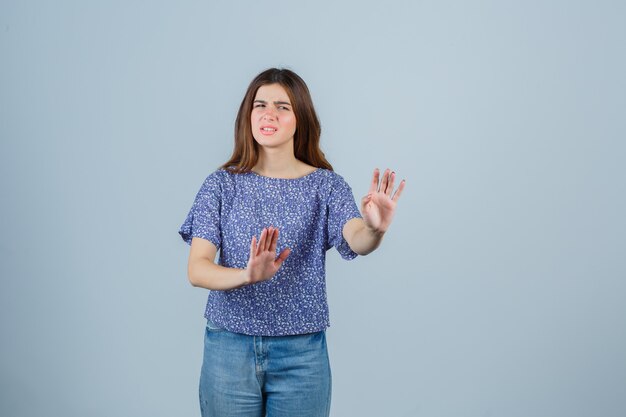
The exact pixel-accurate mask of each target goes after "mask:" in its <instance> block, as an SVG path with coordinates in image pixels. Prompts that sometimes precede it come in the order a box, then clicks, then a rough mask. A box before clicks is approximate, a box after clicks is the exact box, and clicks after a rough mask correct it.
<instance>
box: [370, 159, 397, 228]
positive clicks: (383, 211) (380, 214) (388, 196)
mask: <svg viewBox="0 0 626 417" xmlns="http://www.w3.org/2000/svg"><path fill="white" fill-rule="evenodd" d="M379 176H380V171H379V170H378V168H376V169H375V170H374V176H373V178H372V183H371V185H370V189H369V192H368V194H367V195H366V196H365V197H363V199H362V200H361V212H362V214H363V221H364V222H365V225H366V226H367V227H368V228H369V229H370V230H371V231H373V232H374V233H380V234H382V233H385V232H386V231H387V229H388V228H389V225H390V224H391V221H392V220H393V215H394V214H395V212H396V205H397V202H398V198H400V194H402V190H403V189H404V184H405V181H404V180H402V181H400V185H399V186H398V189H397V190H396V191H395V192H394V193H393V194H392V191H393V185H394V181H395V177H396V174H395V172H393V171H390V170H389V169H386V170H385V172H384V173H383V177H382V179H381V180H380V184H379Z"/></svg>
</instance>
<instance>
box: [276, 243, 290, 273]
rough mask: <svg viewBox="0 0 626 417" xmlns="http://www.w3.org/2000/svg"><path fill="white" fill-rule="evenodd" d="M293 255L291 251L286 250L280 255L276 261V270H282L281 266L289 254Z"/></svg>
mask: <svg viewBox="0 0 626 417" xmlns="http://www.w3.org/2000/svg"><path fill="white" fill-rule="evenodd" d="M290 253H291V249H289V248H286V249H283V251H282V252H281V253H280V255H278V258H276V260H275V261H274V265H276V269H278V268H280V266H281V265H282V264H283V262H285V260H286V259H287V257H288V256H289V254H290Z"/></svg>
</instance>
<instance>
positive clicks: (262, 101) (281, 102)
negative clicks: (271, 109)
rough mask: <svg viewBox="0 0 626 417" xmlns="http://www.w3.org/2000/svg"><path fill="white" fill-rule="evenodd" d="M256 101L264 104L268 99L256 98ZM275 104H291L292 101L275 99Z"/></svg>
mask: <svg viewBox="0 0 626 417" xmlns="http://www.w3.org/2000/svg"><path fill="white" fill-rule="evenodd" d="M254 102H255V103H263V104H267V101H265V100H254ZM274 104H286V105H288V106H291V103H290V102H288V101H275V102H274Z"/></svg>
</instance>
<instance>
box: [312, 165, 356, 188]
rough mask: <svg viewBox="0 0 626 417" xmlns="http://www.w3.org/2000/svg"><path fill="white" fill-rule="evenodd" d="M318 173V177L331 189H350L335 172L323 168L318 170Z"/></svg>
mask: <svg viewBox="0 0 626 417" xmlns="http://www.w3.org/2000/svg"><path fill="white" fill-rule="evenodd" d="M318 171H319V172H320V177H321V178H322V179H323V181H324V182H325V183H326V184H327V185H328V186H329V187H330V188H331V189H335V188H346V187H347V188H350V185H348V183H347V182H346V180H345V179H344V177H343V176H341V175H340V174H338V173H336V172H335V171H331V170H329V169H325V168H318Z"/></svg>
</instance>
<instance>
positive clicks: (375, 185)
mask: <svg viewBox="0 0 626 417" xmlns="http://www.w3.org/2000/svg"><path fill="white" fill-rule="evenodd" d="M379 174H380V171H378V168H375V169H374V176H373V177H372V183H371V184H370V190H369V192H368V193H369V194H371V193H375V192H376V191H378V176H379Z"/></svg>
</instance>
